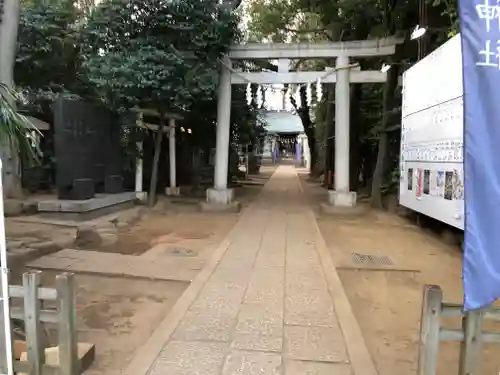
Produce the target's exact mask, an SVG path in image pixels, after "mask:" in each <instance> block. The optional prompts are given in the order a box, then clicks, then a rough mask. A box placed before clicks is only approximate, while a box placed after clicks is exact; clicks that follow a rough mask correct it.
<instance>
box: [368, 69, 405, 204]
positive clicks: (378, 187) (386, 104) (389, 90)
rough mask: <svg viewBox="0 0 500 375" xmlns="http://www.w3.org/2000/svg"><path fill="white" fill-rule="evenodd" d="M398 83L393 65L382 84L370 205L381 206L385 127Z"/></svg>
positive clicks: (384, 171)
mask: <svg viewBox="0 0 500 375" xmlns="http://www.w3.org/2000/svg"><path fill="white" fill-rule="evenodd" d="M397 84H398V69H397V67H396V66H393V67H392V68H391V69H389V72H388V73H387V81H386V82H385V85H384V94H383V107H382V108H383V111H384V113H383V115H382V123H381V126H380V133H379V141H378V155H377V164H376V165H375V170H374V172H373V180H372V189H371V201H370V203H371V205H372V206H373V207H375V208H382V198H383V197H382V185H383V183H384V179H385V177H386V172H387V156H388V154H389V134H388V133H387V127H388V125H389V118H390V113H389V112H390V111H391V109H392V104H393V103H394V99H393V98H394V91H395V89H396V86H397Z"/></svg>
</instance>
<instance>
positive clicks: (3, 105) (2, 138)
mask: <svg viewBox="0 0 500 375" xmlns="http://www.w3.org/2000/svg"><path fill="white" fill-rule="evenodd" d="M17 96H18V94H17V93H16V92H15V91H14V90H12V89H10V88H9V87H8V86H6V85H4V84H1V83H0V144H3V145H5V144H7V143H9V144H10V145H11V149H13V150H19V152H20V155H21V156H22V157H23V158H25V159H26V160H29V161H38V160H39V156H40V153H39V150H38V147H37V144H36V142H32V141H31V138H30V136H31V135H32V134H33V133H36V134H38V133H39V132H38V129H37V128H36V127H34V126H33V125H32V124H31V122H30V121H29V120H28V119H27V118H26V117H25V116H23V115H22V114H20V113H18V112H17V111H16V109H15V107H14V105H13V103H15V101H16V99H17Z"/></svg>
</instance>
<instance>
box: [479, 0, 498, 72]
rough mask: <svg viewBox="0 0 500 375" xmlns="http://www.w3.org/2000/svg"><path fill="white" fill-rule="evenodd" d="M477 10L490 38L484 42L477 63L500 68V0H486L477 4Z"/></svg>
mask: <svg viewBox="0 0 500 375" xmlns="http://www.w3.org/2000/svg"><path fill="white" fill-rule="evenodd" d="M495 1H496V2H495ZM476 11H477V15H478V17H479V19H481V20H483V21H484V27H485V30H486V33H487V34H488V39H486V40H484V41H483V42H482V45H483V46H484V48H483V49H482V50H481V51H479V52H478V60H477V62H476V65H477V66H485V67H493V68H497V69H500V0H484V2H483V3H481V4H477V5H476Z"/></svg>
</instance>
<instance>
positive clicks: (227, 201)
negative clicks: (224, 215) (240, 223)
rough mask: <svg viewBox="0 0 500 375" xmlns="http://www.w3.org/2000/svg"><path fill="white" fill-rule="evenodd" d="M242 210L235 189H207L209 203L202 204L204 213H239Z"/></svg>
mask: <svg viewBox="0 0 500 375" xmlns="http://www.w3.org/2000/svg"><path fill="white" fill-rule="evenodd" d="M240 208H241V206H240V203H239V202H236V201H235V200H234V190H233V189H207V201H206V202H202V203H201V210H202V211H204V212H239V211H240Z"/></svg>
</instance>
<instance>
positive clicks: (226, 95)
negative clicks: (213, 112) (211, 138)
mask: <svg viewBox="0 0 500 375" xmlns="http://www.w3.org/2000/svg"><path fill="white" fill-rule="evenodd" d="M222 62H223V63H222V64H221V72H220V77H219V90H218V96H217V130H216V140H215V170H214V187H213V188H211V189H207V201H206V202H203V204H202V206H201V208H202V210H203V211H239V208H240V205H239V203H238V202H235V201H234V191H233V189H228V187H227V176H228V165H229V145H230V134H231V70H230V67H231V60H230V59H229V57H227V56H224V58H223V59H222Z"/></svg>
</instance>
